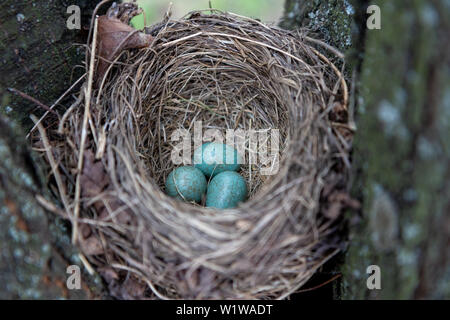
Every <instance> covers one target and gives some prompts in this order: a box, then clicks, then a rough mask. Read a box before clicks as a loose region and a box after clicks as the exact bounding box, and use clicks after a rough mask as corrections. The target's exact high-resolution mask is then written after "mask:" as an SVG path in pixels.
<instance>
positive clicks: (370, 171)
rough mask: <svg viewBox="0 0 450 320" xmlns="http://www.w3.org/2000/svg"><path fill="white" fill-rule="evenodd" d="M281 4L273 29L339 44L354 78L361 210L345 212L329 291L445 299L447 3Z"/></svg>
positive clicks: (449, 203)
mask: <svg viewBox="0 0 450 320" xmlns="http://www.w3.org/2000/svg"><path fill="white" fill-rule="evenodd" d="M368 5H378V6H379V8H380V9H381V30H376V29H375V30H368V29H367V28H366V21H367V18H368V17H369V15H368V14H366V10H367V7H368ZM285 7H286V12H285V18H284V20H283V22H282V26H284V27H289V28H293V27H301V26H306V27H309V28H312V29H313V30H316V31H318V34H319V35H322V38H324V39H325V40H326V41H327V42H328V43H329V44H332V45H334V46H336V47H338V48H340V49H341V50H344V51H345V52H346V56H347V61H346V62H347V66H348V68H347V75H349V78H348V80H349V83H354V84H355V95H354V96H353V99H354V101H355V104H356V106H355V107H356V110H357V115H356V118H357V125H358V130H357V132H356V136H355V142H354V152H353V166H354V169H353V175H352V176H353V179H352V185H353V190H354V191H353V195H354V197H357V198H358V199H361V200H362V201H363V210H362V213H361V215H362V216H356V215H355V213H349V219H348V221H349V223H350V241H349V249H348V251H347V252H346V254H345V261H344V263H343V264H342V268H341V272H342V274H343V277H342V279H341V281H340V283H339V284H338V287H339V288H337V290H336V293H335V296H336V297H337V298H344V299H384V298H391V299H411V298H418V299H420V298H425V299H429V298H450V252H449V247H450V200H449V199H450V182H449V181H450V179H449V178H450V95H449V92H450V81H449V80H450V79H449V78H450V72H449V71H450V70H449V68H450V67H449V57H450V52H449V40H448V39H449V38H450V37H449V36H450V35H449V32H448V30H450V28H449V22H448V19H447V17H448V16H449V15H450V8H449V6H448V1H447V2H446V1H440V0H436V1H422V0H415V1H382V0H374V1H356V0H354V1H345V0H341V1H315V0H310V1H303V0H286V6H285ZM347 14H348V15H347ZM349 16H350V18H349ZM340 17H341V18H344V19H343V20H342V19H341V18H340ZM349 19H350V22H349ZM342 21H344V22H342ZM349 36H350V38H351V41H350V43H351V46H348V43H349V42H348V37H349ZM350 75H351V77H350ZM358 221H359V222H358ZM370 265H378V266H379V267H380V270H381V290H369V289H368V288H367V279H368V277H369V274H367V273H366V270H367V267H369V266H370Z"/></svg>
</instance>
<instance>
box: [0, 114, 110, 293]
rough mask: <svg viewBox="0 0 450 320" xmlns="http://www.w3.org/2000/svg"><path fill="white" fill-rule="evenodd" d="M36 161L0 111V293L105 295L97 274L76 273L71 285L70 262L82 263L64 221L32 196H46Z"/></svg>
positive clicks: (21, 134) (19, 131)
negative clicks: (74, 286) (77, 283)
mask: <svg viewBox="0 0 450 320" xmlns="http://www.w3.org/2000/svg"><path fill="white" fill-rule="evenodd" d="M43 181H44V178H43V176H42V175H41V173H40V169H39V161H37V159H35V158H33V156H32V154H31V152H30V150H29V148H28V147H27V146H26V143H25V140H24V138H23V133H22V130H21V129H20V128H19V126H17V125H14V124H13V122H12V121H11V120H8V119H6V118H4V117H3V116H1V115H0V283H1V289H0V299H62V298H65V299H92V298H99V297H103V296H104V292H103V289H102V287H103V286H102V282H101V281H100V279H99V278H98V277H92V276H89V275H88V274H87V273H86V272H83V273H81V274H80V276H81V277H80V279H81V285H82V286H81V288H80V289H74V290H70V289H69V288H68V287H67V285H66V281H67V279H68V277H69V276H70V274H68V273H67V272H66V271H67V267H68V266H69V265H78V266H79V267H80V270H83V269H84V268H83V265H82V263H81V261H80V259H79V256H78V254H77V250H76V249H75V248H74V247H72V245H71V243H70V239H69V236H68V232H67V230H66V226H65V224H64V222H63V221H62V220H61V219H59V218H56V217H54V216H53V215H50V214H48V213H47V212H45V210H44V209H43V208H42V207H41V205H40V204H39V203H38V201H37V199H36V196H38V195H39V196H42V197H47V198H49V197H50V196H49V194H48V192H47V191H45V188H44V184H43Z"/></svg>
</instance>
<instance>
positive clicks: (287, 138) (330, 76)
mask: <svg viewBox="0 0 450 320" xmlns="http://www.w3.org/2000/svg"><path fill="white" fill-rule="evenodd" d="M153 35H154V37H155V39H154V41H153V43H152V45H151V46H150V47H149V48H144V49H139V50H130V51H124V52H123V54H122V55H121V58H120V60H119V61H120V63H116V64H115V65H114V66H113V67H112V68H110V70H109V73H108V75H107V78H105V81H104V82H103V84H102V86H101V87H100V88H98V89H97V90H94V91H93V93H92V98H91V101H92V104H93V105H92V106H91V111H90V112H91V115H90V117H91V122H90V128H89V129H90V132H89V138H88V142H87V148H86V151H85V157H86V159H85V164H84V166H85V167H84V168H83V172H82V175H83V176H82V179H81V182H82V206H81V207H82V208H81V209H82V210H81V218H80V219H79V220H78V222H77V223H79V224H80V226H81V227H80V231H79V234H78V235H76V236H77V239H78V241H79V242H80V245H81V249H82V251H83V252H84V253H85V254H86V256H87V257H88V259H89V262H90V264H92V265H93V266H94V267H96V268H97V269H98V270H102V269H104V268H110V269H112V270H114V272H115V273H116V274H117V278H118V279H122V280H123V279H124V278H127V277H130V276H132V277H134V278H136V279H138V280H139V281H142V282H144V283H145V284H146V285H147V288H146V290H145V291H144V292H143V296H142V297H144V296H147V297H156V298H185V299H202V298H203V299H204V298H209V299H211V298H215V299H223V298H226V299H230V298H232V299H266V298H285V297H287V296H289V295H290V294H291V293H293V292H295V291H296V290H297V289H298V288H299V287H301V286H302V285H303V284H304V283H305V282H306V281H307V280H308V279H309V278H310V277H311V276H312V274H313V273H314V272H315V271H316V270H317V268H319V267H320V266H321V265H323V263H324V262H326V261H327V260H328V259H329V258H331V257H332V256H333V255H334V254H336V253H337V252H338V251H339V247H340V239H339V236H337V232H336V229H337V223H336V221H334V220H332V219H327V218H325V217H324V216H323V215H322V214H321V195H322V191H323V189H324V187H325V186H326V185H332V186H338V185H342V183H345V179H346V170H347V169H348V168H346V167H345V166H344V165H343V163H346V162H348V159H347V155H348V143H346V139H347V138H348V134H347V137H346V136H345V133H346V132H347V131H348V130H347V131H346V129H345V128H346V125H347V124H346V122H347V117H346V116H345V113H346V111H345V110H346V106H347V88H346V85H345V81H344V79H343V77H342V74H341V73H340V72H339V71H338V69H337V68H336V67H335V65H334V64H333V62H332V61H334V60H333V59H329V58H327V57H326V56H325V55H324V54H322V53H320V52H319V50H317V48H316V47H317V45H318V44H320V41H317V40H314V39H311V38H309V37H307V36H306V34H305V33H303V32H288V31H285V30H281V29H279V28H276V27H270V26H266V25H264V24H262V23H260V22H259V21H255V20H252V19H248V18H243V17H239V16H236V15H232V14H227V13H222V12H218V11H215V12H213V13H211V14H205V13H203V12H194V13H191V14H189V15H188V16H186V18H183V19H181V20H179V21H166V23H165V24H164V26H163V27H162V28H160V29H159V30H157V31H155V32H154V34H153ZM324 48H325V49H327V48H329V47H328V46H324ZM333 53H334V52H330V53H329V54H330V55H332V54H333ZM335 59H336V58H335ZM83 95H84V90H82V91H81V93H80V97H79V99H78V100H77V102H76V104H75V105H74V106H73V108H71V109H69V111H68V113H67V114H66V115H65V116H64V117H63V118H62V121H61V122H60V123H59V127H60V129H61V130H60V131H61V132H63V133H64V142H63V143H61V142H58V143H56V142H54V143H53V144H52V146H53V149H54V153H55V155H56V157H57V159H58V160H59V161H60V162H61V163H62V164H63V165H64V167H65V168H66V172H67V174H66V178H65V179H64V184H65V185H66V187H65V195H66V196H67V200H68V202H70V205H69V207H73V206H74V202H75V196H74V193H75V187H74V183H73V181H74V180H75V179H76V174H77V173H76V170H74V168H76V166H77V165H76V164H77V163H78V160H79V159H78V157H79V154H80V153H79V149H80V145H81V132H82V122H83V121H82V119H83V114H84V108H83V103H82V101H83ZM339 106H340V107H341V111H342V109H343V110H344V117H341V119H340V120H336V119H335V118H336V115H335V110H336V109H337V108H338V107H339ZM338 109H339V108H338ZM197 120H201V121H202V122H203V126H204V127H207V128H219V129H222V130H223V129H243V130H248V129H250V128H252V129H256V130H258V129H260V130H266V129H269V128H276V129H279V130H280V142H281V146H280V150H281V161H280V168H279V172H278V173H277V174H276V175H274V176H263V175H261V174H260V169H261V168H260V167H259V166H255V165H251V166H249V165H244V167H243V169H242V171H241V173H242V174H243V175H244V177H245V178H246V180H247V182H248V184H249V190H250V194H251V198H250V199H249V200H248V201H247V202H245V203H243V204H242V205H240V206H239V207H238V208H236V209H232V210H225V211H216V210H212V209H207V208H203V207H200V206H194V205H191V204H187V203H183V202H180V201H176V200H174V199H171V198H169V197H168V196H166V195H165V194H164V191H163V190H162V186H163V184H164V179H165V177H167V175H168V173H169V172H170V171H171V170H172V169H173V168H174V164H173V163H172V162H171V161H170V154H171V151H172V148H173V145H172V144H171V142H170V138H169V137H170V134H171V132H173V131H174V130H176V129H179V128H192V125H193V123H194V122H195V121H197ZM347 133H348V132H347ZM247 147H248V145H247ZM94 155H95V157H94ZM96 159H97V160H96ZM71 169H72V170H71ZM95 181H96V183H95ZM67 217H68V218H69V219H71V220H72V221H74V216H73V213H71V212H67ZM86 235H87V236H86ZM92 248H94V249H95V250H94V249H92ZM117 281H118V282H120V281H121V280H117Z"/></svg>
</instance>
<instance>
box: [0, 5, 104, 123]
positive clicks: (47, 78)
mask: <svg viewBox="0 0 450 320" xmlns="http://www.w3.org/2000/svg"><path fill="white" fill-rule="evenodd" d="M98 2H99V1H87V0H70V1H69V0H56V1H16V0H4V1H2V5H1V10H0V21H1V23H0V56H1V60H0V74H1V77H0V112H2V113H7V114H8V116H9V117H12V118H14V119H17V120H19V121H20V123H21V124H24V125H28V126H29V125H30V120H29V114H30V113H31V112H39V111H41V112H42V111H43V110H39V109H37V110H36V105H35V104H33V103H30V102H28V101H24V99H23V98H21V97H18V96H16V95H13V94H12V93H10V92H9V91H8V90H7V89H8V88H16V89H19V90H21V91H23V92H25V93H26V94H28V95H30V96H32V97H34V98H36V99H38V100H39V101H41V102H42V103H44V104H47V105H50V104H52V103H53V102H54V101H55V100H56V99H57V98H58V97H59V96H60V95H61V94H62V93H63V92H64V91H65V90H66V89H67V88H68V87H69V86H70V84H71V82H72V81H73V80H75V79H76V78H77V77H79V76H81V75H82V73H83V68H80V67H78V68H77V67H76V66H80V65H81V63H82V62H83V60H82V57H83V55H84V48H83V47H82V45H83V44H84V41H85V40H84V39H83V36H84V35H85V28H86V27H88V22H89V19H90V16H91V14H92V11H93V8H94V7H95V5H96V4H97V3H98ZM70 5H78V6H79V7H80V12H81V25H82V27H83V28H82V29H80V30H77V29H74V30H69V29H68V28H67V20H68V18H69V17H70V14H68V13H67V8H68V7H69V6H70Z"/></svg>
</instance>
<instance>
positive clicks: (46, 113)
mask: <svg viewBox="0 0 450 320" xmlns="http://www.w3.org/2000/svg"><path fill="white" fill-rule="evenodd" d="M85 76H86V74H83V75H82V76H81V77H80V78H79V79H78V80H77V81H75V83H74V84H72V85H71V86H70V88H69V89H67V90H66V92H64V93H63V94H62V95H61V96H60V97H59V98H58V100H56V101H55V103H53V104H52V105H51V106H50V108H49V110H47V111H46V112H45V113H44V115H43V116H42V117H41V118H40V119H39V121H38V122H37V123H36V124H35V125H34V126H33V128H31V130H30V132H28V134H27V136H26V138H27V139H28V137H29V136H30V135H31V134H32V133H33V131H34V130H36V128H37V126H38V125H39V124H40V123H41V122H42V120H44V119H45V117H46V116H47V115H48V114H49V112H53V113H54V111H53V108H54V107H55V106H56V105H57V104H58V103H60V102H61V100H62V99H64V97H65V96H66V95H67V94H68V93H69V92H70V91H72V90H73V88H75V86H76V85H77V84H78V83H80V81H81V80H82V79H84V77H85Z"/></svg>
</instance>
